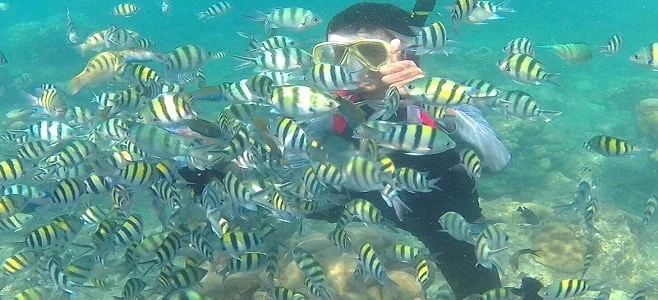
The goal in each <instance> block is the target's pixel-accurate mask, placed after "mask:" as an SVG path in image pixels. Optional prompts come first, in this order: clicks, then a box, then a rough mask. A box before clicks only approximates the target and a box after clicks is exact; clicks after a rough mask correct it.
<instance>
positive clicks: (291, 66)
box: [233, 47, 313, 71]
mask: <svg viewBox="0 0 658 300" xmlns="http://www.w3.org/2000/svg"><path fill="white" fill-rule="evenodd" d="M233 57H235V58H237V59H239V60H242V61H244V63H242V64H240V65H238V66H237V67H236V70H241V69H244V68H247V67H251V66H255V67H256V68H257V69H258V70H257V71H266V70H269V71H296V70H299V69H302V68H304V67H306V66H308V65H310V64H311V63H312V61H313V58H312V57H311V54H309V53H308V52H306V51H304V50H302V49H300V48H295V47H290V48H277V49H272V50H267V51H263V52H261V53H260V54H259V55H258V56H255V57H249V56H241V55H233Z"/></svg>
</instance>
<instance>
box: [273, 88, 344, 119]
mask: <svg viewBox="0 0 658 300" xmlns="http://www.w3.org/2000/svg"><path fill="white" fill-rule="evenodd" d="M269 102H270V104H271V105H272V108H274V109H275V110H276V111H277V112H278V113H279V114H281V115H283V116H286V117H289V118H293V119H295V120H296V121H298V122H304V121H308V120H310V119H313V118H316V117H318V116H321V115H324V114H328V113H330V112H333V111H335V110H336V109H338V106H339V103H338V101H337V100H336V99H335V98H334V97H332V96H331V95H328V94H326V93H324V92H322V91H320V90H318V89H315V88H311V87H307V86H301V85H290V86H280V87H275V88H273V89H272V98H270V99H269Z"/></svg>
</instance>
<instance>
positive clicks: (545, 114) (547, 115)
mask: <svg viewBox="0 0 658 300" xmlns="http://www.w3.org/2000/svg"><path fill="white" fill-rule="evenodd" d="M561 114H562V112H561V111H557V110H544V109H542V110H540V111H539V117H540V118H542V119H543V120H544V122H546V123H549V124H550V123H551V117H557V116H559V115H561Z"/></svg>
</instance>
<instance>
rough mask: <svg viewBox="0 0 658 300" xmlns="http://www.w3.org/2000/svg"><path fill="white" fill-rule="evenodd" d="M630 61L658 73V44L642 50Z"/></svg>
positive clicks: (655, 43) (652, 44)
mask: <svg viewBox="0 0 658 300" xmlns="http://www.w3.org/2000/svg"><path fill="white" fill-rule="evenodd" d="M629 59H630V61H631V62H633V63H635V64H638V65H643V66H647V67H649V68H651V69H652V70H654V71H658V42H654V43H651V44H650V45H649V47H645V48H642V49H640V50H639V51H638V52H636V53H635V55H633V56H631V57H630V58H629Z"/></svg>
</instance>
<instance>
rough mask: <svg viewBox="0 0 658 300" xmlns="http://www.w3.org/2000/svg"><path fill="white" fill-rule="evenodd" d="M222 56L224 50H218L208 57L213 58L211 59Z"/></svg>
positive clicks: (224, 53)
mask: <svg viewBox="0 0 658 300" xmlns="http://www.w3.org/2000/svg"><path fill="white" fill-rule="evenodd" d="M224 56H226V52H224V51H218V52H215V53H213V54H212V55H211V56H210V57H211V58H213V59H220V58H224Z"/></svg>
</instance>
